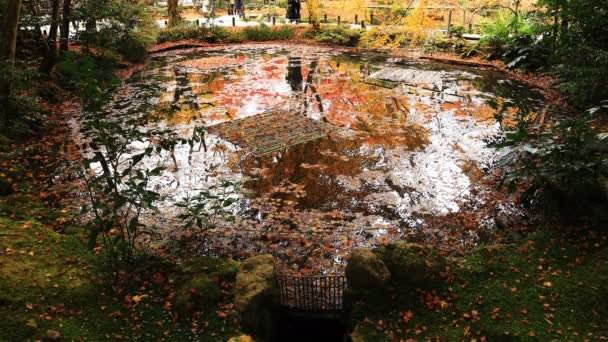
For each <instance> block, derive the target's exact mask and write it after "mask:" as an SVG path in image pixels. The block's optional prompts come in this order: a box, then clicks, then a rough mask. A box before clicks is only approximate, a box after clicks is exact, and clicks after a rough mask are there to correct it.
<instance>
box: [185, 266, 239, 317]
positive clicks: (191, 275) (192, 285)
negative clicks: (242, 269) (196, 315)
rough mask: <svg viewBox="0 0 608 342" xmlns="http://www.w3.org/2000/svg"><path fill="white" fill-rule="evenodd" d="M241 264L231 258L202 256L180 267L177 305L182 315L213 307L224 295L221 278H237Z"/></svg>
mask: <svg viewBox="0 0 608 342" xmlns="http://www.w3.org/2000/svg"><path fill="white" fill-rule="evenodd" d="M238 269H239V265H238V263H237V262H235V261H232V260H229V259H216V258H210V257H200V258H195V259H192V260H189V261H187V262H186V263H184V264H183V265H181V267H180V270H179V272H180V275H179V277H178V280H177V283H178V285H177V288H176V293H175V305H176V308H177V310H178V311H179V312H180V313H181V314H182V315H189V314H192V313H193V312H196V311H200V310H205V309H208V308H213V307H215V306H216V305H217V303H218V302H219V301H220V300H221V298H222V288H221V284H222V282H234V280H235V278H236V273H237V272H238Z"/></svg>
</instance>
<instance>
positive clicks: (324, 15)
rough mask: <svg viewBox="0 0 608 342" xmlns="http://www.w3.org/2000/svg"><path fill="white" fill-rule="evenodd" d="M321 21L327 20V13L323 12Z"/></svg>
mask: <svg viewBox="0 0 608 342" xmlns="http://www.w3.org/2000/svg"><path fill="white" fill-rule="evenodd" d="M323 21H324V22H327V13H325V14H323Z"/></svg>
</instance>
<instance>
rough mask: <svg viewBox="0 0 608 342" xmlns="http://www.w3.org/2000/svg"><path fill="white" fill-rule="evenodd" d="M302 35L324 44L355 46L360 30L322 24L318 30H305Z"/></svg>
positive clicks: (357, 42)
mask: <svg viewBox="0 0 608 342" xmlns="http://www.w3.org/2000/svg"><path fill="white" fill-rule="evenodd" d="M304 36H305V37H306V38H312V39H314V40H316V41H317V42H319V43H324V44H332V45H341V46H357V44H359V40H360V39H361V30H357V29H350V28H347V27H345V26H323V27H321V29H320V30H319V31H314V30H309V31H307V32H306V33H305V34H304Z"/></svg>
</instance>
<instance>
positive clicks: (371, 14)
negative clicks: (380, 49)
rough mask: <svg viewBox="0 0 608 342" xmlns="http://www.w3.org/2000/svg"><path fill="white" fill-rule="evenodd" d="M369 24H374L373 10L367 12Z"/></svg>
mask: <svg viewBox="0 0 608 342" xmlns="http://www.w3.org/2000/svg"><path fill="white" fill-rule="evenodd" d="M369 24H370V25H374V12H370V13H369Z"/></svg>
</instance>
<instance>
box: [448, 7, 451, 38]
mask: <svg viewBox="0 0 608 342" xmlns="http://www.w3.org/2000/svg"><path fill="white" fill-rule="evenodd" d="M448 37H449V38H452V10H450V11H449V12H448Z"/></svg>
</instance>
